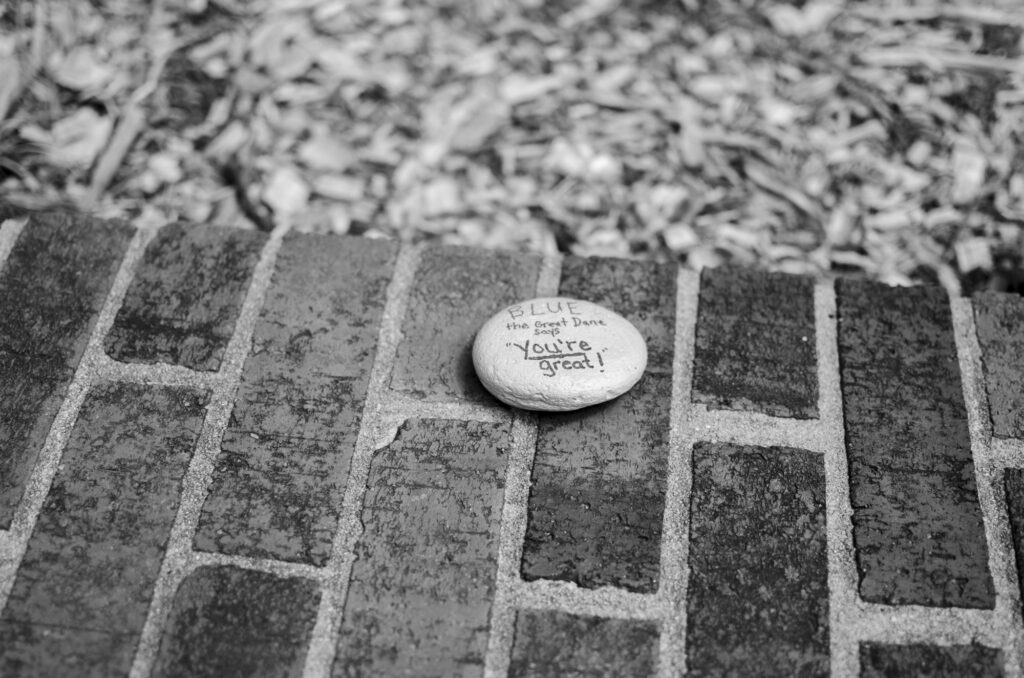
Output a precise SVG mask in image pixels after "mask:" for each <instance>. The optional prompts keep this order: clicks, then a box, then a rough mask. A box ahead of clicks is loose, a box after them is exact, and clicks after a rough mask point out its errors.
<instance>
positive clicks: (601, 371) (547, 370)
mask: <svg viewBox="0 0 1024 678" xmlns="http://www.w3.org/2000/svg"><path fill="white" fill-rule="evenodd" d="M473 366H474V367H475V368H476V373H477V376H478V377H480V381H481V382H483V385H484V386H485V387H486V388H487V390H488V391H490V392H491V393H492V394H494V396H495V397H496V398H497V399H498V400H501V401H502V402H504V403H508V404H509V405H514V406H516V407H521V408H523V409H526V410H543V411H547V412H565V411H568V410H577V409H579V408H581V407H587V406H588V405H596V404H597V403H603V402H605V401H606V400H611V399H612V398H615V397H616V396H619V395H622V394H623V393H625V392H626V391H628V390H629V389H631V388H632V387H633V385H634V384H636V382H637V381H639V380H640V377H641V375H643V373H644V368H645V367H646V366H647V344H646V343H644V338H643V336H641V334H640V332H639V331H638V330H637V329H636V328H635V327H633V325H632V324H631V323H630V322H629V321H628V320H626V319H625V318H623V317H622V316H621V315H619V314H618V313H615V312H613V311H609V310H608V309H606V308H603V307H601V306H598V305H597V304H592V303H590V302H589V301H582V300H580V299H570V298H568V297H546V298H542V299H532V300H530V301H524V302H521V303H518V304H513V305H512V306H509V307H508V308H504V309H502V310H501V311H499V312H498V313H497V314H496V315H495V316H494V317H493V318H491V319H490V320H488V321H487V322H486V323H484V326H483V327H481V328H480V331H479V332H477V335H476V340H475V341H474V342H473Z"/></svg>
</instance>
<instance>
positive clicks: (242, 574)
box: [0, 205, 1024, 678]
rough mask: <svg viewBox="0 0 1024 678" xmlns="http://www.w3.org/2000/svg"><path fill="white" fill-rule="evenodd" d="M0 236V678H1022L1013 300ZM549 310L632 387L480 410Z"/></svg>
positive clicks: (281, 248)
mask: <svg viewBox="0 0 1024 678" xmlns="http://www.w3.org/2000/svg"><path fill="white" fill-rule="evenodd" d="M7 214H9V212H8V211H6V210H5V208H4V207H3V206H2V205H0V219H2V218H4V216H5V215H7ZM18 223H19V224H20V222H18ZM10 224H11V222H8V223H7V225H4V226H2V227H0V308H3V309H4V310H5V311H6V312H7V313H6V314H0V414H2V418H0V518H2V519H3V521H4V522H0V675H3V676H5V678H6V676H8V675H12V676H17V677H18V678H20V677H21V676H35V675H39V676H48V677H49V676H57V677H58V678H61V677H62V676H76V677H77V676H92V675H96V676H125V675H129V673H131V674H132V675H135V676H139V677H140V678H142V677H145V676H153V675H156V676H173V675H183V676H184V675H188V676H194V675H199V676H202V675H210V676H213V675H217V676H221V675H225V676H230V675H247V676H248V675H289V676H298V675H303V676H310V677H313V676H320V677H322V676H324V675H335V676H358V675H374V676H396V675H407V674H415V675H443V676H448V675H460V676H483V675H485V673H486V674H487V675H496V676H503V675H511V676H544V675H559V676H563V675H564V676H573V675H579V676H582V675H615V676H660V677H662V678H667V677H669V676H678V675H686V674H689V675H720V674H729V673H732V674H736V675H823V674H826V673H830V674H831V675H834V676H840V677H844V678H853V677H854V676H860V675H864V676H868V675H901V676H902V675H919V674H920V675H1008V676H1022V675H1024V622H1022V612H1024V610H1022V609H1021V599H1022V598H1024V587H1022V584H1021V580H1020V576H1019V575H1020V573H1021V572H1024V567H1022V565H1021V563H1022V561H1024V547H1022V544H1024V536H1022V535H1024V475H1022V474H1024V439H1022V431H1021V427H1020V422H1021V421H1022V419H1021V412H1020V407H1021V401H1020V394H1019V390H1020V389H1019V388H1017V385H1019V384H1020V383H1021V382H1022V381H1024V379H1022V376H1021V375H1022V374H1024V368H1022V367H1021V361H1020V345H1019V344H1020V340H1019V337H1018V335H1020V334H1021V332H1019V331H1017V330H1018V329H1019V328H1018V325H1020V323H1021V322H1024V319H1022V318H1021V317H1020V315H1021V313H1020V308H1021V302H1020V300H1019V298H1016V297H1011V296H1006V295H986V296H982V297H979V298H977V299H974V300H967V299H954V300H950V299H949V298H948V297H947V296H946V295H945V294H944V293H942V292H941V291H939V290H937V289H932V288H916V289H894V288H888V287H884V286H879V285H873V284H867V283H859V282H854V281H843V282H839V283H837V284H833V283H830V282H820V281H819V282H817V283H815V282H812V281H810V280H809V279H806V278H801V277H795V276H783V275H775V274H772V275H767V274H763V273H755V272H750V271H741V270H736V269H733V270H724V271H718V272H710V271H709V272H705V273H704V274H703V275H702V276H697V275H696V274H694V273H691V272H682V273H680V271H679V270H678V269H677V268H676V267H675V266H673V265H665V264H656V263H650V262H635V261H620V260H609V259H589V260H585V259H578V258H574V257H568V258H564V259H560V258H549V259H548V260H546V261H541V260H540V259H539V258H537V257H535V256H532V255H523V254H516V253H491V252H481V251H477V250H470V249H464V248H444V247H434V246H430V247H421V246H410V245H401V246H399V245H397V244H395V243H388V242H382V241H371V240H366V239H360V238H351V237H341V236H313V235H303V234H289V233H287V232H286V229H283V228H282V229H279V230H278V231H276V232H275V233H274V234H272V235H271V236H270V237H269V239H267V238H266V237H265V236H262V235H259V234H255V233H247V232H240V231H239V232H236V231H216V230H209V229H190V228H185V227H181V226H176V225H169V226H166V227H164V228H162V229H160V230H158V231H157V232H156V233H153V234H152V237H151V238H150V236H149V234H148V232H143V233H139V234H136V235H135V239H134V240H131V238H132V236H133V233H132V228H131V227H130V226H128V225H111V224H106V223H105V222H101V221H96V220H92V219H84V218H68V217H53V216H45V215H32V216H30V217H29V219H28V223H27V224H26V225H25V227H24V229H21V230H20V235H19V229H20V226H19V225H16V226H11V225H10ZM130 240H131V242H132V243H133V244H131V245H130V246H129V241H130ZM146 242H149V243H150V246H149V248H148V250H147V249H145V248H144V247H143V245H144V244H145V243H146ZM122 262H123V263H122ZM119 267H121V268H120V273H116V272H117V271H118V270H119ZM115 273H116V278H115ZM554 293H560V294H565V295H568V296H576V297H580V298H584V299H590V300H593V301H596V302H598V303H602V304H605V305H607V306H609V307H611V308H613V309H615V310H617V311H618V312H620V313H622V314H623V315H625V316H626V317H627V318H630V319H631V320H632V321H633V322H634V323H635V324H636V325H637V326H638V328H639V329H640V331H641V333H642V334H643V335H644V337H645V339H646V340H647V342H648V347H649V352H650V358H651V359H650V364H649V366H648V370H647V373H646V374H645V375H644V377H643V378H642V380H641V381H640V383H639V384H638V385H637V386H636V387H635V388H634V389H633V390H631V391H630V392H629V393H627V394H625V395H624V396H622V397H620V398H618V399H616V400H615V401H613V402H611V403H607V404H604V405H600V406H596V407H593V408H588V409H586V410H583V411H580V412H576V413H567V414H524V413H521V412H517V411H515V410H513V409H512V408H508V407H505V406H503V405H501V404H500V403H498V402H497V401H495V400H493V399H491V398H490V397H489V396H487V395H485V394H484V393H483V392H482V391H481V390H480V387H479V384H477V383H476V380H475V377H474V376H473V374H472V372H471V371H469V370H468V369H467V368H468V365H469V363H468V355H469V353H468V351H469V346H470V344H471V341H472V337H473V332H474V331H475V329H476V327H477V326H478V325H479V324H480V323H482V322H483V321H484V320H485V319H486V318H487V317H488V316H490V315H491V314H492V313H493V312H494V311H496V310H497V309H498V308H499V307H500V306H501V305H503V304H506V303H511V302H513V301H516V300H521V299H523V298H526V297H530V296H534V295H539V294H544V295H549V294H554ZM122 295H123V298H122ZM805 338H806V340H805ZM105 354H106V355H105ZM108 356H109V357H108ZM153 361H157V362H163V363H171V365H172V366H171V367H167V366H166V365H151V364H148V363H150V362H153ZM65 394H66V396H65ZM55 413H56V414H55ZM396 431H397V434H396ZM41 451H42V452H41ZM990 559H991V570H990V567H989V561H990Z"/></svg>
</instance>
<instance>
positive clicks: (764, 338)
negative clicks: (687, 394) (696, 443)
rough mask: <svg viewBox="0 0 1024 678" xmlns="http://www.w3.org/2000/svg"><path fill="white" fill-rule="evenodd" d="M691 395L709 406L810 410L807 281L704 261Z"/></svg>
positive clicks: (813, 369)
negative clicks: (716, 266)
mask: <svg viewBox="0 0 1024 678" xmlns="http://www.w3.org/2000/svg"><path fill="white" fill-rule="evenodd" d="M692 398H693V401H694V402H697V403H706V404H708V405H710V406H711V407H713V408H715V409H727V410H747V411H752V412H761V413H764V414H768V415H772V416H776V417H792V418H796V419H815V418H817V416H818V374H817V358H816V355H815V333H814V283H813V281H812V280H811V279H810V278H807V277H803V276H795V275H787V274H784V273H765V272H763V271H753V270H747V269H740V268H732V267H728V268H722V269H705V270H704V271H703V272H702V273H701V289H700V302H699V306H698V312H697V331H696V346H695V354H694V361H693V396H692Z"/></svg>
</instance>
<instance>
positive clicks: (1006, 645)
mask: <svg viewBox="0 0 1024 678" xmlns="http://www.w3.org/2000/svg"><path fill="white" fill-rule="evenodd" d="M950 309H951V311H952V315H953V328H954V336H955V338H956V345H957V355H958V358H959V363H960V375H961V381H962V383H963V391H964V402H965V405H966V407H967V422H968V429H969V431H970V436H971V451H972V453H973V456H974V472H975V476H976V479H977V487H978V502H979V503H980V505H981V513H982V518H983V521H984V525H985V536H986V538H987V542H988V556H989V571H990V572H991V574H992V583H993V586H994V588H995V592H996V605H995V610H994V611H993V616H994V617H995V619H994V620H993V622H992V626H993V627H994V628H993V630H994V631H995V632H996V633H997V635H998V631H999V630H1002V631H1003V632H1004V637H1003V639H1002V642H1001V643H1000V645H1001V647H1002V649H1003V652H1004V657H1005V666H1004V670H1005V672H1006V675H1007V676H1008V677H1012V678H1021V676H1022V675H1024V622H1022V619H1021V601H1020V593H1019V589H1018V587H1017V581H1018V579H1017V574H1018V573H1017V567H1016V562H1015V560H1016V559H1015V556H1014V549H1013V541H1012V537H1011V534H1010V524H1009V517H1008V512H1007V507H1006V495H1005V493H1004V491H1003V483H1002V480H1003V468H1002V467H1001V466H1000V465H999V464H998V463H997V462H996V460H995V459H994V458H993V455H992V454H991V447H992V446H991V443H992V425H991V419H990V418H989V415H988V412H989V404H988V397H987V394H986V392H985V388H984V376H983V371H982V368H981V347H980V345H979V343H978V338H977V334H976V331H975V326H974V314H973V309H972V307H971V302H970V300H968V299H959V298H955V299H951V300H950Z"/></svg>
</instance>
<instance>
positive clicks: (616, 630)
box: [508, 610, 658, 678]
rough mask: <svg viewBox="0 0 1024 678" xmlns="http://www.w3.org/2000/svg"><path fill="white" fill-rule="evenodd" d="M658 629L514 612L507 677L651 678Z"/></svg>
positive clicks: (624, 622) (618, 621)
mask: <svg viewBox="0 0 1024 678" xmlns="http://www.w3.org/2000/svg"><path fill="white" fill-rule="evenodd" d="M657 664H658V625H657V624H656V623H655V622H651V621H645V620H635V619H606V618H603V617H594V616H580V615H572V614H566V613H565V612H554V611H550V610H519V611H517V612H516V629H515V642H514V644H513V645H512V662H511V664H510V665H509V671H508V675H509V678H563V676H592V677H594V678H597V677H603V678H619V677H620V676H635V677H636V678H643V677H644V676H654V675H655V671H656V668H657Z"/></svg>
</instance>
